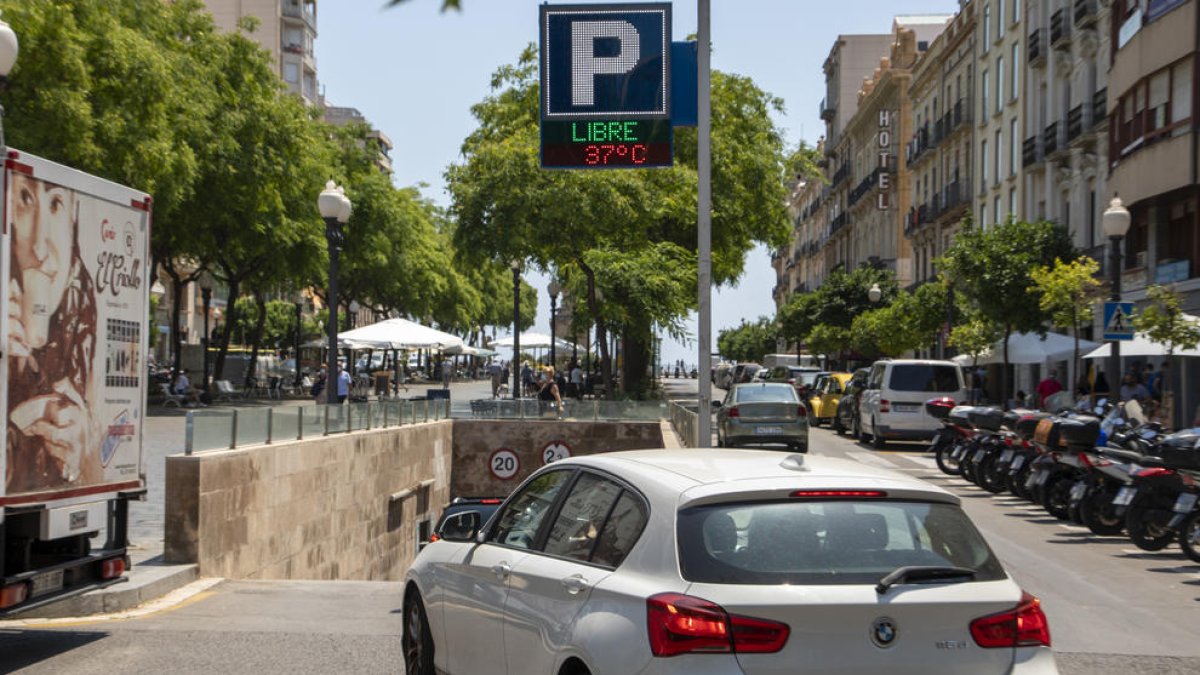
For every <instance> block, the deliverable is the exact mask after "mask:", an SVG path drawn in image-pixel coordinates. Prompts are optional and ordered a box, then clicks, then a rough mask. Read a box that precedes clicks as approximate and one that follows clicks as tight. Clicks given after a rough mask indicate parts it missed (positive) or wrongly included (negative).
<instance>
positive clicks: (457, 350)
mask: <svg viewBox="0 0 1200 675" xmlns="http://www.w3.org/2000/svg"><path fill="white" fill-rule="evenodd" d="M444 351H445V353H447V354H450V355H451V356H495V355H496V352H495V351H492V350H491V349H484V348H482V347H472V346H471V345H467V344H460V345H454V346H452V347H447V348H446V349H445V350H444Z"/></svg>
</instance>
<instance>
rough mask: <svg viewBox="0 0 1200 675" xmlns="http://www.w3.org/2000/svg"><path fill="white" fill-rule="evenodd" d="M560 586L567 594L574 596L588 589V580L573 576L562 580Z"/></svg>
mask: <svg viewBox="0 0 1200 675" xmlns="http://www.w3.org/2000/svg"><path fill="white" fill-rule="evenodd" d="M562 585H563V588H565V589H567V592H568V593H570V594H571V595H576V594H578V593H579V592H580V591H582V590H583V589H585V588H587V587H588V580H587V579H584V578H583V576H582V575H579V574H573V575H571V576H569V577H566V578H564V579H563V580H562Z"/></svg>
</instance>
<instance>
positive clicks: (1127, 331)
mask: <svg viewBox="0 0 1200 675" xmlns="http://www.w3.org/2000/svg"><path fill="white" fill-rule="evenodd" d="M1104 339H1105V340H1132V339H1133V303H1132V302H1106V303H1104Z"/></svg>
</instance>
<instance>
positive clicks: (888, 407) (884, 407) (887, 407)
mask: <svg viewBox="0 0 1200 675" xmlns="http://www.w3.org/2000/svg"><path fill="white" fill-rule="evenodd" d="M891 411H892V402H891V401H889V400H887V399H886V398H881V399H879V412H881V413H885V412H891Z"/></svg>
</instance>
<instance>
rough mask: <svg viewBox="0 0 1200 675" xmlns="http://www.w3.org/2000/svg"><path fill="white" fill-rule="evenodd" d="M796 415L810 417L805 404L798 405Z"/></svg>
mask: <svg viewBox="0 0 1200 675" xmlns="http://www.w3.org/2000/svg"><path fill="white" fill-rule="evenodd" d="M796 417H808V411H807V410H805V409H804V405H803V404H801V405H798V406H796Z"/></svg>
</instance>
